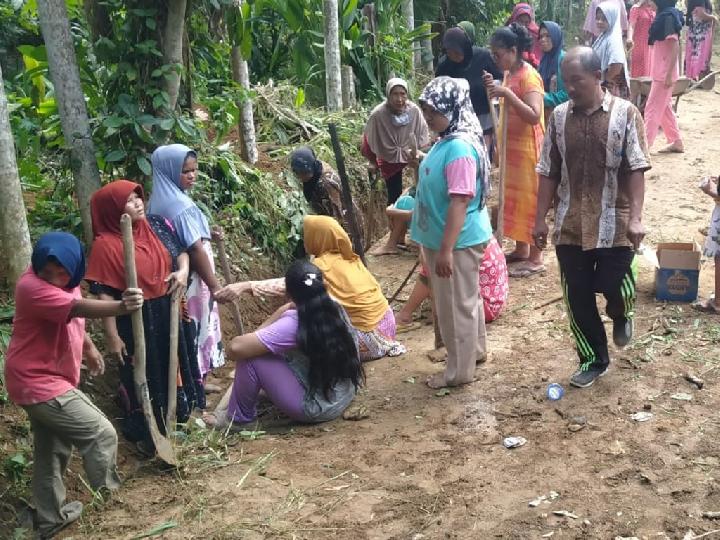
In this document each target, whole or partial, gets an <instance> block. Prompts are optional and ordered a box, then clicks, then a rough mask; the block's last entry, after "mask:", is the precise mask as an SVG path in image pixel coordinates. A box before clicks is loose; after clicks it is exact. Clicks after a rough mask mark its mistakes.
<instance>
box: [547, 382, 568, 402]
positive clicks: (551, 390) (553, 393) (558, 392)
mask: <svg viewBox="0 0 720 540" xmlns="http://www.w3.org/2000/svg"><path fill="white" fill-rule="evenodd" d="M545 394H546V395H547V398H548V399H549V400H550V401H557V400H559V399H562V397H563V396H564V395H565V389H564V388H563V387H562V386H560V385H559V384H558V383H551V384H548V387H547V391H546V392H545Z"/></svg>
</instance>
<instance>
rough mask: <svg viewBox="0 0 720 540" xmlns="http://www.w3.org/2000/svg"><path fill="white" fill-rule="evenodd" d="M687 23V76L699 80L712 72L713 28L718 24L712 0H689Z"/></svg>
mask: <svg viewBox="0 0 720 540" xmlns="http://www.w3.org/2000/svg"><path fill="white" fill-rule="evenodd" d="M685 23H686V24H687V26H688V33H687V45H686V48H685V75H686V76H687V77H688V78H690V79H695V80H697V79H699V78H701V77H703V76H704V75H705V74H706V73H708V72H709V71H710V57H711V56H712V43H713V27H714V26H715V23H717V17H715V16H714V15H712V3H711V2H710V0H688V6H687V15H686V19H685Z"/></svg>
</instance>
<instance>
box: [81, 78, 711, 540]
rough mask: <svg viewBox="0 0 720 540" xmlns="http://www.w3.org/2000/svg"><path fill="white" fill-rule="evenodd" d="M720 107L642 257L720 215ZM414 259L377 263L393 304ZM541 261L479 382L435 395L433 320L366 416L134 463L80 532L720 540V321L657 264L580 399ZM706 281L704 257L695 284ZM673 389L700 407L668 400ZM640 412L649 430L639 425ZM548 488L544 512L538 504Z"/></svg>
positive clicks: (681, 161) (668, 175) (364, 398)
mask: <svg viewBox="0 0 720 540" xmlns="http://www.w3.org/2000/svg"><path fill="white" fill-rule="evenodd" d="M718 110H720V96H719V95H718V94H717V93H715V92H695V93H693V94H691V95H690V96H688V97H687V98H684V99H683V100H682V102H681V103H680V115H681V117H680V125H681V129H682V131H683V133H684V134H685V137H686V139H685V141H686V143H685V144H686V147H687V148H688V152H687V153H686V154H685V155H682V156H655V157H654V161H653V165H654V168H653V170H652V171H651V172H650V173H649V175H648V182H647V187H648V194H647V203H646V208H647V210H646V213H645V222H646V224H647V227H648V228H649V230H650V234H649V236H648V239H647V243H648V244H650V245H654V244H656V243H657V242H660V241H669V240H687V239H688V238H692V239H695V240H698V241H700V240H701V237H700V236H699V234H698V233H697V229H698V227H702V226H705V225H706V224H707V222H708V219H709V215H710V211H711V209H712V205H713V203H712V201H710V199H708V198H707V197H706V196H704V195H702V194H701V193H700V192H699V190H698V189H697V187H696V185H697V180H698V178H699V177H700V176H701V175H702V174H705V173H710V172H713V173H715V174H717V173H718V172H720V155H718V154H717V153H716V152H713V151H708V150H701V149H706V148H707V149H709V148H710V147H711V145H710V144H709V142H710V141H712V142H714V143H717V139H718V137H717V118H718V117H720V114H716V113H714V112H713V111H718ZM660 142H662V141H660ZM413 262H414V261H413V258H412V256H401V257H385V258H380V259H376V260H374V261H373V262H372V266H373V270H374V271H375V272H376V273H377V275H378V276H380V277H381V281H382V283H383V286H384V288H385V291H386V293H388V294H392V292H393V291H394V290H395V288H396V287H397V285H398V284H399V282H400V281H401V280H402V279H403V277H404V276H405V275H406V273H407V271H408V270H409V268H410V267H411V266H412V264H413ZM547 262H548V272H547V274H545V275H544V276H538V277H535V278H531V279H528V280H526V281H517V280H514V281H512V283H511V287H512V292H511V301H510V304H509V307H508V309H507V311H506V312H505V314H504V316H503V317H501V319H500V320H499V321H498V322H496V323H494V324H492V325H491V326H490V327H489V329H488V330H489V343H490V351H491V360H490V362H489V363H488V364H487V365H485V366H484V367H482V368H481V369H479V371H478V377H479V379H478V382H476V383H474V384H472V385H469V386H467V387H464V388H462V389H457V390H452V391H451V393H450V394H449V395H446V396H442V397H438V396H436V395H435V392H434V391H431V390H429V389H428V388H427V387H426V386H425V385H424V384H422V382H423V381H424V379H425V377H426V376H427V375H429V374H431V373H433V372H435V371H436V370H438V369H440V366H438V365H435V364H431V363H430V362H429V361H428V360H427V359H426V352H427V351H428V350H429V349H431V347H432V337H433V333H432V327H431V326H428V325H425V326H423V328H422V329H421V330H418V331H415V332H413V333H410V334H407V335H405V336H404V337H403V339H404V340H405V342H406V344H407V346H408V349H409V352H408V354H407V355H405V356H403V357H400V358H397V359H383V360H380V361H377V362H374V363H371V364H368V365H367V375H368V384H367V387H366V389H364V390H362V391H361V392H360V394H359V395H358V397H357V399H356V404H360V405H364V406H366V407H367V409H368V411H369V414H370V417H369V418H367V419H365V420H361V421H358V422H350V421H345V420H342V419H341V420H337V421H335V422H330V423H328V424H324V425H320V426H311V427H302V426H301V427H297V426H296V427H294V428H292V429H290V428H286V429H284V430H282V429H281V430H279V431H278V432H277V433H273V434H266V435H264V436H262V437H260V438H259V439H257V440H246V439H243V438H238V437H234V438H230V439H228V440H227V441H225V442H222V441H220V442H218V441H216V440H215V439H214V438H210V439H207V438H204V436H203V435H202V434H201V433H200V434H199V433H195V435H193V437H195V438H197V439H198V440H200V441H201V442H202V441H204V442H202V444H195V445H194V446H193V448H194V451H193V454H192V455H187V456H185V458H184V463H185V465H186V467H185V471H183V472H182V473H180V474H173V473H162V472H158V469H157V466H156V465H157V464H156V463H145V464H139V465H138V464H137V463H136V462H135V461H134V460H131V459H129V458H128V457H127V456H126V457H125V458H124V459H125V461H124V463H123V472H124V473H125V475H126V478H127V480H126V482H125V486H124V488H123V489H122V491H121V493H120V495H119V497H118V498H117V499H116V500H115V501H113V502H112V503H110V504H109V505H107V506H106V507H105V508H104V509H102V510H101V511H96V512H93V511H90V512H88V513H87V515H86V516H85V518H84V519H83V521H82V523H81V524H80V525H79V526H77V527H74V528H73V529H72V530H71V531H70V533H69V534H70V535H72V537H73V538H133V537H136V536H137V535H140V534H143V533H148V532H150V531H151V530H152V529H153V528H154V527H157V526H158V525H161V524H163V523H165V524H166V525H168V526H169V525H172V523H174V524H175V526H174V527H171V528H168V529H167V530H166V531H165V532H164V533H163V536H162V537H164V538H271V537H278V538H307V539H317V538H358V539H359V538H368V539H371V538H372V539H374V538H394V539H408V540H410V539H416V540H419V539H421V538H503V539H515V538H517V539H530V538H549V537H550V536H552V538H597V539H608V538H615V537H616V536H625V537H631V536H636V537H638V538H645V539H651V538H653V539H654V538H668V539H681V538H683V537H684V536H685V534H686V533H687V531H688V530H690V529H692V530H693V531H694V532H695V534H698V535H699V534H701V533H705V532H709V531H712V530H715V529H720V522H718V521H715V522H713V521H711V520H708V519H704V518H702V516H701V514H702V512H704V511H720V488H718V484H717V479H716V476H717V475H718V470H719V469H718V465H719V464H720V446H718V442H717V441H718V425H719V424H718V422H719V420H718V416H717V411H718V409H719V408H720V397H719V396H718V390H717V388H718V381H720V376H719V374H718V371H716V370H713V368H714V367H716V366H717V365H718V362H719V361H720V358H719V357H718V352H717V351H718V343H720V324H719V323H720V321H719V320H718V319H717V318H711V317H708V316H705V315H698V314H696V313H695V312H693V311H692V310H691V309H689V307H688V306H685V305H682V306H668V305H661V304H658V303H656V302H655V301H654V299H653V296H652V280H653V274H652V271H651V269H650V268H648V266H647V265H646V264H645V265H644V266H641V277H640V283H639V304H638V308H637V326H636V336H637V339H636V340H635V342H634V346H633V347H632V348H630V349H628V350H626V351H623V352H615V353H614V358H613V360H614V361H613V364H612V368H611V370H610V372H609V373H608V375H607V376H606V377H604V378H603V379H602V380H601V381H600V382H599V383H598V384H596V385H595V386H594V387H593V388H591V389H588V390H583V391H576V390H572V389H569V388H568V387H567V384H566V382H567V379H568V377H569V375H570V374H571V372H572V371H573V368H574V366H575V356H574V352H573V350H572V344H571V342H570V339H569V334H568V331H567V328H566V326H567V324H566V318H565V315H564V312H563V310H562V305H561V304H560V303H559V302H556V303H553V304H550V305H548V306H546V307H544V308H541V309H535V306H537V305H539V304H542V303H543V302H546V301H548V300H551V299H553V298H555V297H557V296H558V294H559V287H558V276H557V265H556V263H555V260H554V256H553V255H552V253H550V254H548V261H547ZM411 283H412V282H411ZM711 283H712V265H711V264H709V265H707V267H705V268H704V269H703V272H702V280H701V291H703V292H705V293H707V292H708V291H709V290H710V287H711ZM409 288H410V286H408V289H406V291H405V293H407V292H409ZM688 370H692V371H694V372H696V373H702V372H705V374H704V379H705V380H706V385H705V388H704V389H702V390H697V389H696V388H694V387H692V386H691V385H689V384H688V383H687V382H686V381H684V380H683V377H682V375H683V373H685V372H686V371H688ZM552 381H555V382H559V383H561V384H563V385H564V386H565V387H566V390H567V393H566V395H565V397H564V398H563V399H562V400H561V401H558V402H555V403H552V402H549V401H547V400H546V399H545V397H544V392H545V387H546V385H547V384H548V382H552ZM679 392H684V393H688V394H690V395H691V396H692V401H678V400H675V399H672V398H671V397H670V396H671V395H673V394H676V393H679ZM642 410H649V411H650V412H652V413H653V415H654V417H653V418H652V419H651V420H650V421H648V422H644V423H637V422H634V421H632V420H631V419H630V415H631V414H632V413H634V412H637V411H642ZM575 416H584V417H585V419H586V421H587V425H586V427H585V428H584V429H582V430H580V431H577V432H574V431H570V430H569V429H568V423H569V422H570V419H571V418H572V417H575ZM511 435H521V436H523V437H525V438H527V440H528V443H527V445H525V446H524V447H522V448H519V449H516V450H506V449H505V448H504V447H503V446H502V444H501V438H502V437H505V436H511ZM203 444H204V445H205V448H204V449H203ZM226 445H227V446H226ZM127 453H128V452H125V453H124V455H126V454H127ZM551 492H556V493H557V497H556V498H554V499H552V500H550V499H551V497H550V493H551ZM540 495H546V496H548V501H546V502H545V501H544V502H541V503H540V504H539V506H537V507H531V506H529V505H528V503H529V502H530V501H532V500H533V499H535V498H536V497H538V496H540ZM553 511H567V512H570V513H572V514H573V516H576V517H573V516H570V517H563V516H557V515H554V514H553ZM170 522H172V523H170ZM715 537H717V538H720V536H718V535H710V536H708V537H707V538H715Z"/></svg>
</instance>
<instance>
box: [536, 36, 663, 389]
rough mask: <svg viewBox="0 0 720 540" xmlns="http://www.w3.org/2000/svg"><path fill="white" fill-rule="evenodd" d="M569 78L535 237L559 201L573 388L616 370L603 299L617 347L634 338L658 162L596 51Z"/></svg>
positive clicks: (569, 59) (547, 146) (565, 65)
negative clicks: (576, 363)
mask: <svg viewBox="0 0 720 540" xmlns="http://www.w3.org/2000/svg"><path fill="white" fill-rule="evenodd" d="M561 70H562V76H563V81H565V86H566V87H567V91H568V95H569V96H570V101H569V102H566V103H563V104H562V105H560V106H558V107H556V108H555V110H554V111H553V115H552V117H551V120H550V125H549V127H548V130H547V133H546V134H545V141H544V144H543V150H542V154H541V156H540V161H539V163H538V166H537V172H538V174H539V175H540V188H539V193H538V208H537V217H536V220H535V229H534V231H533V239H534V241H535V244H536V245H537V247H538V248H539V249H544V248H545V247H546V245H547V236H548V226H547V224H546V222H545V216H546V215H547V213H548V210H549V209H550V206H551V205H552V203H553V200H555V228H554V231H553V238H552V240H553V244H555V251H556V254H557V258H558V263H559V265H560V276H561V282H562V289H563V296H564V299H565V305H566V308H567V310H568V319H569V320H570V330H571V332H572V334H573V337H574V338H575V344H576V348H577V353H578V356H579V357H580V368H579V369H578V370H577V371H576V372H575V374H573V376H572V377H571V379H570V384H572V385H573V386H576V387H579V388H586V387H588V386H590V385H592V384H593V383H594V382H595V380H596V379H597V378H598V377H600V376H602V375H604V374H605V372H606V371H607V369H608V365H609V363H610V356H609V353H608V345H607V336H606V335H605V328H604V326H603V323H602V320H601V319H600V314H599V313H598V308H597V304H596V299H595V293H602V294H603V295H604V296H605V298H606V299H607V314H608V316H609V317H610V318H611V319H612V320H613V341H614V342H615V345H617V346H618V347H624V346H625V345H627V343H628V342H629V341H630V339H631V337H632V332H633V324H632V317H633V308H634V304H635V273H634V268H633V267H634V265H633V259H634V255H635V254H634V250H636V249H638V247H639V246H640V242H641V241H642V239H643V237H644V236H645V228H644V227H643V224H642V208H643V198H644V194H645V171H646V170H648V169H649V168H650V158H649V154H648V148H647V143H646V141H645V128H644V126H643V121H642V117H641V116H640V112H639V111H638V110H637V109H636V108H635V106H634V105H632V104H631V103H630V102H628V101H625V100H623V99H620V98H617V97H615V96H613V95H611V94H610V93H609V92H607V91H605V90H603V88H602V87H601V85H600V83H601V82H602V72H601V69H600V58H599V57H598V56H597V54H595V52H594V51H593V50H592V49H591V48H589V47H577V48H575V49H572V50H571V51H570V52H568V54H567V55H566V56H565V59H564V60H563V62H562V67H561Z"/></svg>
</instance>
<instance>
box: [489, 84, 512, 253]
mask: <svg viewBox="0 0 720 540" xmlns="http://www.w3.org/2000/svg"><path fill="white" fill-rule="evenodd" d="M503 86H507V73H505V77H504V78H503ZM507 107H508V105H507V103H506V102H505V99H503V102H502V104H501V107H500V137H499V138H498V144H497V146H498V169H499V175H500V181H499V183H498V215H497V227H495V237H496V238H497V241H498V244H500V246H502V241H503V236H504V235H503V232H504V227H503V220H504V219H505V170H506V168H507V116H508V115H507ZM491 110H493V111H494V109H493V108H492V104H491ZM493 121H495V117H494V115H493ZM496 133H497V132H496Z"/></svg>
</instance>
